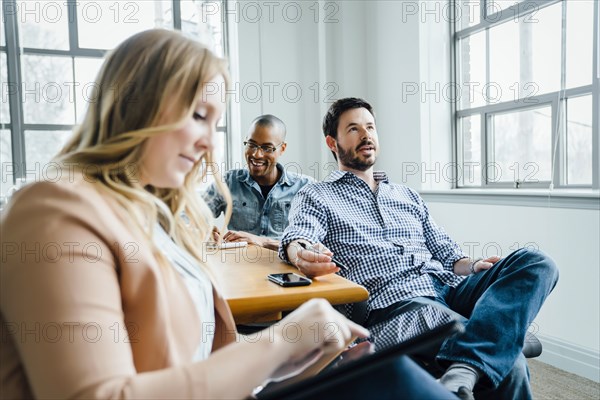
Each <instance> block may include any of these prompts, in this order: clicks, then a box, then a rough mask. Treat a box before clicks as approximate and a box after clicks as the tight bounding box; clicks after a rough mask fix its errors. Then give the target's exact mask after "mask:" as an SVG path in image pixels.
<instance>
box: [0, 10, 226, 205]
mask: <svg viewBox="0 0 600 400" xmlns="http://www.w3.org/2000/svg"><path fill="white" fill-rule="evenodd" d="M215 1H216V2H217V3H219V4H218V5H219V6H220V7H222V18H221V29H222V40H223V55H224V57H225V58H229V51H230V46H229V29H228V18H226V17H227V7H228V1H227V0H215ZM215 1H212V2H213V3H214V2H215ZM3 3H4V4H3V6H2V11H1V13H2V15H1V16H0V17H2V18H3V21H4V22H5V23H4V32H3V34H4V37H5V46H0V52H2V53H5V54H6V67H7V78H8V79H7V83H8V84H9V85H16V87H17V88H22V87H23V76H22V65H21V64H22V60H21V57H22V56H28V55H42V56H60V57H66V58H67V57H68V58H70V61H71V65H72V81H73V82H76V79H75V74H76V69H75V62H76V57H87V58H95V59H104V57H105V55H106V53H107V52H108V51H109V50H104V49H93V48H82V47H80V46H79V39H78V22H77V21H78V14H79V13H78V12H72V13H70V16H69V20H68V21H67V26H68V36H69V49H68V50H57V49H40V48H32V47H22V46H21V45H20V43H21V38H20V37H19V34H20V30H19V27H18V13H16V12H9V10H15V9H16V7H17V0H3ZM171 5H172V14H173V29H174V30H179V31H181V28H182V19H181V3H180V0H171ZM66 7H67V10H75V9H76V7H77V0H67V2H66ZM71 90H72V93H70V95H72V96H73V98H75V95H76V93H75V87H74V86H73V88H72V89H71ZM23 104H24V103H23V93H22V91H21V90H15V91H8V105H9V107H8V108H9V115H10V122H8V123H0V130H9V131H10V132H11V135H10V136H11V153H12V178H13V179H12V185H13V187H16V188H18V187H19V186H21V185H22V184H23V183H25V180H26V178H27V169H28V167H26V165H27V164H26V151H25V148H26V146H25V132H26V131H65V130H67V131H72V130H73V128H74V127H75V126H76V125H77V122H78V121H77V104H74V105H73V111H74V113H75V123H74V124H51V123H25V121H24V108H23V107H24V106H23ZM223 122H224V126H219V127H217V132H222V133H223V134H224V142H225V148H224V154H223V156H224V158H225V160H224V161H225V162H226V163H230V158H231V151H229V150H228V147H230V146H229V143H230V141H231V139H230V136H231V129H230V127H231V122H232V116H231V104H230V103H228V104H227V110H226V118H225V120H224V121H223ZM3 175H4V173H3ZM3 179H4V176H3ZM6 184H7V185H8V186H10V181H8V182H6ZM9 192H10V190H9ZM7 197H8V196H7ZM6 200H7V199H6V198H5V196H4V194H2V193H0V207H1V206H2V203H3V201H6Z"/></svg>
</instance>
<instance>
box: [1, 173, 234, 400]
mask: <svg viewBox="0 0 600 400" xmlns="http://www.w3.org/2000/svg"><path fill="white" fill-rule="evenodd" d="M122 214H123V212H122V211H118V208H117V207H116V206H115V203H114V200H112V199H111V200H109V198H108V197H107V196H103V195H102V194H101V193H100V192H99V191H98V190H97V187H96V186H95V185H94V184H92V183H89V182H86V181H84V180H77V181H75V182H72V183H68V182H61V183H48V182H42V183H35V184H33V185H30V186H27V187H25V188H23V189H21V190H20V191H19V192H18V193H16V194H15V195H14V196H13V198H12V201H11V203H10V204H9V206H8V208H7V209H5V210H4V211H3V213H2V220H1V225H0V234H1V235H0V242H1V246H2V247H1V248H2V254H1V264H0V265H1V267H0V278H1V279H0V311H1V315H0V317H1V319H2V332H1V333H2V336H1V344H0V347H1V350H0V394H1V396H2V397H3V398H23V397H27V398H30V397H38V398H61V399H66V398H145V399H148V398H170V399H173V398H197V397H203V394H206V387H207V385H208V384H209V382H207V381H206V379H205V372H206V365H204V363H192V356H193V354H194V353H195V351H196V349H197V347H198V345H199V344H200V341H201V340H204V338H203V337H201V330H200V328H201V321H200V320H199V319H198V315H197V311H196V308H195V307H194V304H193V302H192V299H191V298H190V296H189V293H188V291H187V289H186V287H185V284H184V283H183V281H182V280H181V278H180V277H179V275H178V274H177V273H175V272H174V271H173V270H168V269H165V268H164V267H162V268H161V267H160V266H159V265H158V264H157V261H156V259H155V257H154V256H153V254H152V252H151V250H150V248H149V246H147V245H146V244H145V242H144V240H139V238H138V237H136V236H135V235H134V233H133V230H132V229H131V228H130V226H131V221H129V220H128V218H127V217H126V216H124V217H123V216H122V217H119V215H122ZM214 300H215V318H216V324H215V325H216V326H215V327H214V328H215V329H214V332H215V337H214V342H213V351H215V350H218V349H219V348H221V347H223V346H224V345H226V344H228V343H230V342H232V341H234V340H235V337H236V331H235V325H234V321H233V318H232V316H231V311H230V310H229V307H228V306H227V303H226V302H225V301H224V299H223V298H222V297H221V296H220V295H219V293H217V292H214ZM205 328H207V329H206V331H208V332H210V330H211V329H212V327H205Z"/></svg>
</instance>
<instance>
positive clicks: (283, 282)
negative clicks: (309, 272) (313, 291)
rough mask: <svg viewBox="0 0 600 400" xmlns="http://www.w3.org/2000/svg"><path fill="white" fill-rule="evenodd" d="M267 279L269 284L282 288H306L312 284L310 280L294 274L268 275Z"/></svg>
mask: <svg viewBox="0 0 600 400" xmlns="http://www.w3.org/2000/svg"><path fill="white" fill-rule="evenodd" d="M268 278H269V280H270V281H271V282H273V283H276V284H278V285H279V286H283V287H290V286H307V285H310V284H311V283H312V281H311V280H310V279H308V278H305V277H303V276H300V275H297V274H294V273H292V272H288V273H284V274H269V276H268Z"/></svg>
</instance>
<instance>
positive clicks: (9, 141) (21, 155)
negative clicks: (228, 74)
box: [0, 0, 229, 206]
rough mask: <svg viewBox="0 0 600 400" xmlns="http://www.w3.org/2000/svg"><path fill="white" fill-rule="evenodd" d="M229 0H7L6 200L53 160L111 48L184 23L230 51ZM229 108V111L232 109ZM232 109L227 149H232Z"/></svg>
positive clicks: (2, 40) (0, 158)
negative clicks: (135, 36) (153, 30)
mask: <svg viewBox="0 0 600 400" xmlns="http://www.w3.org/2000/svg"><path fill="white" fill-rule="evenodd" d="M225 5H226V1H225V0H220V1H214V0H212V1H202V0H155V1H146V0H137V1H116V0H114V1H104V0H102V1H98V0H96V1H93V0H77V1H75V0H65V1H56V2H54V1H51V2H50V1H49V2H41V1H35V2H33V1H23V0H21V1H15V0H3V2H2V22H3V23H2V25H0V27H1V28H2V29H3V30H4V31H3V32H2V33H1V34H0V82H1V85H0V86H1V87H0V90H1V93H0V96H1V97H2V102H1V103H0V146H1V148H0V165H1V179H0V206H1V205H2V204H3V202H4V201H5V200H6V197H8V196H10V194H11V193H12V192H13V191H14V190H15V189H16V188H17V187H18V186H19V185H20V184H21V183H22V182H25V181H33V180H39V179H42V178H44V173H45V171H46V168H45V167H46V165H47V163H48V162H49V161H50V160H51V159H52V157H53V156H54V155H55V154H56V153H57V152H58V151H59V150H60V148H61V147H62V145H63V144H64V143H65V142H66V140H67V139H68V137H69V136H70V134H71V131H72V128H73V126H74V125H75V124H77V123H78V122H80V121H81V120H82V119H83V116H84V114H85V111H86V109H87V106H88V104H89V103H91V102H93V101H94V88H95V85H94V80H95V78H96V75H97V73H98V71H99V70H100V67H101V65H102V62H103V57H104V55H105V53H106V52H107V51H108V50H110V49H112V48H114V47H115V46H116V45H117V44H119V43H120V42H121V41H123V40H124V39H125V38H127V37H129V36H131V35H133V34H135V33H137V32H141V31H143V30H146V29H150V28H164V29H178V30H182V31H183V32H184V33H185V34H186V35H189V36H192V37H195V38H196V39H197V40H199V41H202V42H203V43H206V44H207V45H208V46H209V47H211V48H212V49H213V50H214V51H215V52H216V53H217V54H219V55H220V56H226V55H227V43H226V42H227V35H226V33H227V27H226V22H225V20H226V19H225V17H224V16H225V14H226V13H225V10H224V7H225ZM228 114H229V113H228ZM227 121H228V119H227V118H226V117H224V118H223V120H222V121H221V122H220V123H219V127H218V130H219V131H221V132H223V133H224V135H222V136H223V140H222V142H223V143H222V145H221V146H220V150H221V152H222V153H223V154H222V155H221V156H222V157H223V156H224V154H225V147H224V146H225V142H226V137H225V136H226V134H227V125H228V123H227Z"/></svg>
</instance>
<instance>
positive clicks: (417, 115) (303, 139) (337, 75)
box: [238, 1, 600, 380]
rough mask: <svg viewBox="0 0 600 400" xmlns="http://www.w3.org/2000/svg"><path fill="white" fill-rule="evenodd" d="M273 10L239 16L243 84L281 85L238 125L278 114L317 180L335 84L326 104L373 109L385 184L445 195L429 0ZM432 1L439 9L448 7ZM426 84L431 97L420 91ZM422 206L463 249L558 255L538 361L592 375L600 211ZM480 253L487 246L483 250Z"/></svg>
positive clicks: (443, 111)
mask: <svg viewBox="0 0 600 400" xmlns="http://www.w3.org/2000/svg"><path fill="white" fill-rule="evenodd" d="M276 3H277V4H278V5H279V6H278V8H276V9H275V12H274V18H272V19H271V18H268V17H267V16H266V15H265V14H263V18H261V19H260V20H259V21H255V20H250V19H248V18H246V19H244V18H240V23H239V26H238V29H239V38H238V39H239V47H240V71H241V72H240V74H241V75H240V76H241V81H242V82H241V86H243V85H244V84H247V83H252V82H256V83H258V84H260V83H261V82H262V83H263V84H264V83H265V82H275V83H279V84H280V86H279V91H278V89H276V91H275V98H274V101H273V102H269V101H268V100H269V99H268V98H267V97H266V94H263V97H262V98H261V101H259V102H254V103H253V102H251V101H248V99H244V98H243V96H241V97H242V98H241V99H240V100H239V101H240V106H241V119H242V121H241V124H242V128H243V129H247V126H248V124H249V122H250V121H251V120H252V119H253V118H254V117H256V116H257V115H259V114H261V113H273V114H275V115H277V116H279V117H280V118H282V119H283V120H284V121H285V122H286V124H287V125H288V132H289V136H288V143H289V146H288V152H287V153H286V155H285V156H284V158H283V159H282V161H283V162H284V163H285V164H288V165H290V164H291V163H298V164H299V165H300V166H301V169H302V171H303V172H304V173H307V174H309V175H312V176H315V177H316V178H318V179H322V178H323V177H324V175H325V173H326V172H328V171H329V170H331V164H329V165H328V164H327V163H328V162H329V163H330V162H332V161H333V158H332V157H331V155H330V154H329V152H328V151H327V150H326V149H325V145H324V140H323V135H322V133H321V129H320V125H321V120H322V117H323V115H324V112H325V110H326V109H327V106H328V104H329V103H328V102H327V101H326V98H325V97H326V94H327V93H325V92H324V91H323V90H322V89H323V88H325V85H328V84H329V85H334V86H335V87H337V88H339V90H338V91H337V92H336V93H335V96H334V98H341V97H346V96H358V97H364V98H366V99H367V100H368V101H370V102H371V103H372V104H373V105H374V107H375V110H376V114H377V125H378V132H379V137H380V144H381V155H380V159H379V161H378V168H380V169H384V170H387V171H388V174H389V175H390V177H391V179H392V180H393V181H395V182H398V183H405V184H408V185H409V186H412V187H414V188H416V189H418V190H420V189H446V188H449V187H450V185H451V183H450V182H449V181H448V180H447V179H444V175H443V172H442V169H443V166H444V165H447V163H448V162H449V161H451V159H452V158H451V140H450V137H451V135H450V133H451V130H450V126H451V125H450V121H451V114H450V103H449V101H448V99H447V98H445V97H444V92H443V88H444V87H445V85H446V84H447V83H448V82H449V80H450V72H449V54H450V53H449V27H448V24H447V23H446V22H445V21H444V18H443V14H441V12H437V13H436V12H435V11H434V12H428V11H431V10H435V6H434V5H432V4H433V2H430V1H428V2H426V4H427V6H426V7H427V9H426V8H425V6H424V4H425V2H415V1H369V2H366V1H339V2H335V3H333V2H319V3H315V2H312V1H311V2H295V3H296V4H300V5H301V7H302V10H303V16H302V18H301V19H300V20H298V21H295V22H290V21H286V19H285V18H284V17H283V16H282V8H283V7H284V5H285V4H286V3H293V2H276ZM315 4H316V5H318V8H319V10H320V13H319V18H318V22H315ZM331 4H335V5H336V8H333V7H332V6H331ZM439 4H440V6H438V10H441V9H442V8H443V6H444V4H445V2H441V3H439ZM415 6H417V9H415V8H414V7H415ZM311 7H312V8H311ZM263 10H265V11H266V10H268V7H267V6H264V8H263ZM278 10H279V11H278ZM290 10H291V9H289V10H288V11H290ZM241 14H242V15H243V13H241ZM289 15H291V11H290V14H289ZM289 15H288V16H289ZM326 17H327V22H325V21H324V20H325V18H326ZM288 19H289V18H288ZM336 20H337V21H336ZM289 83H295V84H297V85H298V86H300V87H301V88H302V90H303V94H302V97H301V98H300V99H299V101H298V102H291V101H289V99H285V98H283V96H282V93H281V88H282V87H283V85H285V84H289ZM315 83H317V85H318V86H319V87H320V88H321V93H320V96H319V98H318V99H317V100H318V101H315V100H314V98H313V96H314V89H313V90H311V89H310V88H311V87H314V86H313V85H315ZM415 84H416V85H417V87H418V92H417V93H416V94H415V93H413V91H414V85H415ZM436 87H437V88H438V92H436V91H435V89H436ZM330 88H331V86H330ZM424 89H425V90H431V89H434V92H432V93H430V94H428V95H425V94H424V92H423V90H424ZM329 93H331V90H330V91H329ZM239 160H241V157H240V158H239ZM315 163H318V164H315ZM436 163H437V165H436ZM430 206H431V211H432V213H433V215H434V216H435V217H436V219H437V220H438V222H439V223H440V225H442V226H444V227H445V228H446V229H447V230H448V231H449V232H450V234H451V235H452V236H453V237H454V238H455V239H456V241H457V242H458V243H460V244H461V245H465V243H467V242H479V243H481V245H480V247H479V251H481V250H482V248H483V246H484V243H498V244H499V245H500V249H501V251H502V253H503V254H507V253H508V252H509V251H510V248H511V247H513V248H514V247H516V246H515V243H518V244H519V245H523V244H525V243H530V242H531V243H535V244H536V245H539V247H540V248H541V249H543V250H544V251H546V252H547V253H548V254H550V255H551V256H552V257H553V258H554V259H555V260H556V262H557V264H558V265H559V268H560V270H561V278H560V282H559V284H558V287H557V288H556V290H555V292H554V293H553V294H552V295H551V296H550V298H549V299H548V301H547V303H546V304H545V305H544V307H543V309H542V311H541V313H540V315H539V316H538V318H537V319H536V321H535V324H536V326H537V329H538V330H539V334H540V336H541V337H542V338H543V339H545V340H546V341H545V342H544V344H545V345H547V346H546V350H545V352H544V354H543V357H545V358H543V359H545V360H546V361H548V362H551V363H553V364H555V365H557V366H558V367H562V368H565V369H568V370H571V371H574V372H577V373H579V374H581V375H584V376H588V377H590V378H593V379H596V380H598V363H599V361H598V351H599V349H600V343H599V341H600V323H599V315H600V298H599V293H600V277H599V271H600V254H599V246H598V243H600V233H599V230H600V215H599V212H598V210H577V209H566V208H544V207H540V208H535V207H518V206H498V205H483V204H482V205H474V204H455V203H430ZM488 249H489V251H492V250H491V247H489V245H488ZM465 250H467V249H466V248H465ZM476 250H477V249H476ZM475 255H477V254H475ZM524 295H526V294H524ZM580 356H581V357H580ZM586 357H587V358H586ZM584 358H585V360H584V361H585V362H587V364H585V362H584V361H581V360H582V359H584ZM572 359H574V361H573V360H572ZM586 360H587V361H586ZM582 363H583V364H585V365H583V364H582Z"/></svg>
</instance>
